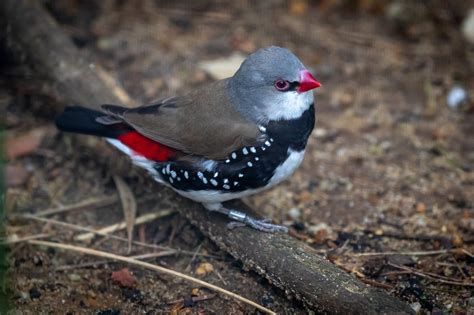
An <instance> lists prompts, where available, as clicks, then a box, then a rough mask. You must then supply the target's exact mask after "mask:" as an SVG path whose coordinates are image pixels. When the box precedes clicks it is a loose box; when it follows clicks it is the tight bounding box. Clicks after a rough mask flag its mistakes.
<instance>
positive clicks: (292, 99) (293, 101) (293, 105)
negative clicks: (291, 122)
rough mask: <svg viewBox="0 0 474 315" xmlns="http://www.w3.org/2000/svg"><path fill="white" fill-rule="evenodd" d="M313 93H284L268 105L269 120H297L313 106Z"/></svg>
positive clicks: (267, 114)
mask: <svg viewBox="0 0 474 315" xmlns="http://www.w3.org/2000/svg"><path fill="white" fill-rule="evenodd" d="M313 102H314V96H313V91H308V92H304V93H298V92H296V91H289V92H282V93H280V95H279V96H278V98H276V101H275V98H274V99H272V103H271V104H266V108H267V110H266V113H265V114H266V116H267V118H268V120H287V119H296V118H299V117H301V115H302V114H303V113H304V112H305V111H306V110H307V109H308V108H309V107H310V106H311V104H313Z"/></svg>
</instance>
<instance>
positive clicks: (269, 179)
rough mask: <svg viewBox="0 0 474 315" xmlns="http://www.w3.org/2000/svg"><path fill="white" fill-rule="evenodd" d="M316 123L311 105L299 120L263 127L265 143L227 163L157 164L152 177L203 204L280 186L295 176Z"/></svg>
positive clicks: (238, 153) (233, 156)
mask: <svg viewBox="0 0 474 315" xmlns="http://www.w3.org/2000/svg"><path fill="white" fill-rule="evenodd" d="M314 122H315V116H314V106H313V105H311V106H310V107H309V108H308V109H307V110H306V111H305V112H304V113H303V115H302V116H301V117H300V118H298V119H291V120H282V121H270V122H269V123H268V124H267V125H266V126H261V127H260V130H261V131H262V132H264V133H265V135H266V137H265V139H264V140H263V141H262V142H261V143H259V144H258V145H256V146H247V147H243V148H241V149H240V150H238V151H234V152H231V153H230V154H229V156H228V157H227V158H226V159H224V160H218V161H216V160H206V161H204V162H203V163H201V164H198V165H196V164H190V163H186V162H182V161H180V162H174V161H172V162H166V163H163V164H158V163H155V165H153V169H154V171H153V172H152V173H153V174H155V177H158V178H157V179H159V181H160V182H164V183H165V184H167V185H169V186H171V187H172V188H173V189H174V190H176V191H177V192H178V193H180V194H182V195H184V196H185V197H188V198H191V199H195V200H198V201H200V202H203V201H205V202H221V201H225V200H229V199H234V198H236V197H242V196H245V195H248V194H251V193H254V192H255V190H260V189H262V188H268V187H269V186H273V185H276V184H277V183H279V182H281V181H282V180H284V179H285V178H286V177H288V176H289V175H291V173H293V171H294V170H295V169H296V168H297V167H298V166H299V164H300V163H301V161H302V159H303V155H304V149H305V147H306V143H307V140H308V137H309V135H310V133H311V131H312V129H313V127H314Z"/></svg>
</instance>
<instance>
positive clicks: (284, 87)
mask: <svg viewBox="0 0 474 315" xmlns="http://www.w3.org/2000/svg"><path fill="white" fill-rule="evenodd" d="M275 88H276V89H277V90H278V91H288V89H289V88H290V82H288V81H285V80H276V81H275Z"/></svg>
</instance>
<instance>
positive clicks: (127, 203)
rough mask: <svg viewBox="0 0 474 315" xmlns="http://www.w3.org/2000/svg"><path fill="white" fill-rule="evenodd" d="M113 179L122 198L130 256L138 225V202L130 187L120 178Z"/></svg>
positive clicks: (115, 176)
mask: <svg viewBox="0 0 474 315" xmlns="http://www.w3.org/2000/svg"><path fill="white" fill-rule="evenodd" d="M113 179H114V182H115V187H116V188H117V191H118V193H119V196H120V203H121V204H122V211H123V218H124V221H125V222H124V223H125V228H126V231H127V238H128V249H127V255H129V254H130V253H131V252H132V239H133V230H134V228H135V224H136V223H135V220H136V219H137V200H136V199H135V195H134V194H133V192H132V190H131V189H130V187H128V185H127V183H126V182H125V181H124V180H123V179H122V178H120V176H117V175H114V177H113Z"/></svg>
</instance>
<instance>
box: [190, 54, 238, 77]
mask: <svg viewBox="0 0 474 315" xmlns="http://www.w3.org/2000/svg"><path fill="white" fill-rule="evenodd" d="M244 59H245V57H244V56H243V55H241V54H233V55H231V56H230V57H227V58H221V59H216V60H213V61H204V62H201V63H200V64H199V67H200V68H201V69H202V70H204V71H205V72H206V73H207V74H209V75H210V76H211V77H213V78H214V79H216V80H221V79H225V78H228V77H231V76H233V75H234V73H235V72H236V71H237V69H239V67H240V64H241V63H242V62H243V61H244Z"/></svg>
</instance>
